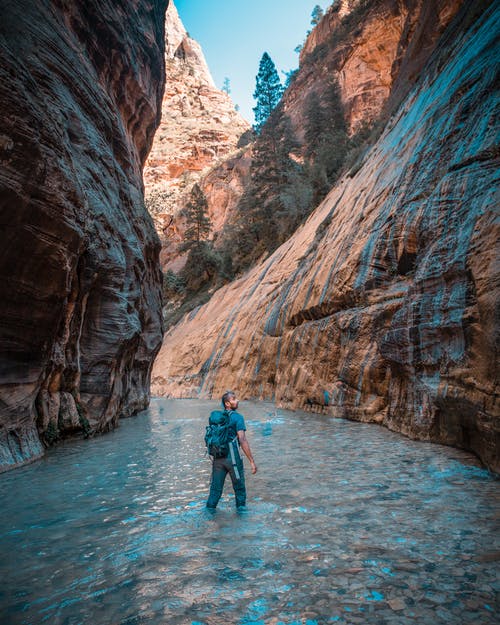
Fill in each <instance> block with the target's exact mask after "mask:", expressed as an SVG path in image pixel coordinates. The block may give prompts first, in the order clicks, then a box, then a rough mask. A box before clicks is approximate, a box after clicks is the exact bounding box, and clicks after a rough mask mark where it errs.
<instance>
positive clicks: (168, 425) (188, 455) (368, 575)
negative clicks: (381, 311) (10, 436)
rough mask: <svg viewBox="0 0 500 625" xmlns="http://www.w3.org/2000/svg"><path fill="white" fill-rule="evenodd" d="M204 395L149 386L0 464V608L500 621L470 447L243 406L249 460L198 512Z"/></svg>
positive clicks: (484, 486)
mask: <svg viewBox="0 0 500 625" xmlns="http://www.w3.org/2000/svg"><path fill="white" fill-rule="evenodd" d="M215 407H216V402H205V401H201V400H200V401H198V400H164V399H154V400H153V401H152V403H151V406H150V408H149V410H147V411H145V412H143V413H141V414H140V415H139V416H138V417H135V418H132V419H127V420H125V421H121V423H120V427H119V428H118V429H117V430H116V431H114V432H113V433H111V434H108V435H106V436H103V437H102V438H96V439H95V440H93V441H92V443H91V444H89V443H88V442H85V441H68V442H66V443H64V444H62V445H60V446H59V447H57V448H55V449H51V450H50V451H49V453H48V454H47V455H46V457H44V458H43V459H42V460H40V461H39V462H37V463H35V464H32V465H29V466H26V467H23V468H20V469H18V470H16V471H12V472H9V473H6V474H4V475H2V476H0V493H1V500H2V508H3V510H2V515H1V517H0V536H1V542H0V544H1V558H0V576H1V579H2V585H1V587H0V616H1V618H0V622H1V623H9V624H11V625H20V624H35V623H36V624H37V625H38V624H41V623H50V625H58V624H61V625H62V624H65V625H76V624H80V623H81V624H83V623H85V624H89V623H92V624H93V625H110V624H116V625H118V624H120V625H139V624H151V625H153V624H154V625H164V624H166V623H168V624H169V625H170V624H182V625H185V624H193V625H194V624H196V625H201V624H205V625H221V624H238V625H240V624H241V625H244V624H245V625H250V624H260V625H263V624H265V625H268V624H271V623H272V624H273V625H278V624H286V625H292V624H294V625H297V624H299V623H300V624H301V625H305V624H307V625H320V624H323V623H377V624H385V623H388V624H389V623H392V624H394V625H404V624H405V623H418V624H419V625H424V624H428V625H436V624H439V623H453V624H457V625H458V624H459V623H474V624H476V625H477V624H479V625H482V624H493V623H496V622H498V621H497V619H498V604H496V603H495V601H496V600H497V597H498V590H499V581H498V576H497V573H498V557H499V553H500V545H499V534H498V531H497V530H498V516H499V515H498V510H499V508H498V481H497V479H495V478H494V477H493V476H492V475H491V474H489V473H488V472H487V471H486V470H484V469H482V468H480V467H479V466H478V463H477V462H476V460H475V459H474V457H473V456H471V455H469V454H466V453H463V452H461V451H459V450H456V449H452V448H447V447H442V446H439V445H432V444H427V443H417V442H413V441H410V440H408V439H405V438H403V437H401V436H400V435H397V434H394V433H392V432H389V431H388V430H386V429H384V428H381V427H378V426H375V425H366V424H359V423H351V422H347V421H343V420H338V419H334V418H331V417H325V416H320V415H311V414H307V416H306V415H304V414H303V413H300V412H295V413H294V412H288V411H284V410H276V409H275V408H274V407H273V406H272V405H271V404H263V403H258V404H257V403H251V402H242V404H241V406H240V411H241V412H242V413H243V414H244V415H245V418H246V422H247V428H248V432H247V434H248V438H249V440H250V442H251V446H252V450H253V452H254V456H255V458H256V461H257V464H258V466H259V471H258V473H257V474H256V475H255V476H252V475H251V474H250V471H249V470H248V464H246V467H247V471H246V478H247V488H248V511H247V512H246V513H243V514H237V513H236V512H235V510H234V498H233V493H232V489H231V487H230V483H229V480H228V483H227V484H226V488H225V491H224V496H223V499H222V500H221V503H220V505H219V508H218V510H217V512H216V513H215V514H209V513H207V512H206V511H205V507H204V506H205V500H206V495H207V490H208V481H209V475H210V460H209V458H208V457H207V456H206V455H205V450H204V444H203V435H204V429H205V424H206V419H207V415H208V414H209V411H210V410H211V409H213V408H215Z"/></svg>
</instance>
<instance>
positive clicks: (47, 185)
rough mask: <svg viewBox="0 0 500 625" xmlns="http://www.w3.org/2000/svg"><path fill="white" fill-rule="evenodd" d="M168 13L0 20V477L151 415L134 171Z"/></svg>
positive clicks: (153, 319) (101, 9)
mask: <svg viewBox="0 0 500 625" xmlns="http://www.w3.org/2000/svg"><path fill="white" fill-rule="evenodd" d="M165 8H166V2H164V1H162V0H155V1H153V2H148V3H131V2H127V1H125V0H123V1H119V2H111V1H109V0H104V1H101V0H99V1H98V2H97V1H93V0H91V1H87V0H85V1H83V0H82V1H81V2H80V1H75V2H63V1H59V0H58V1H54V2H49V1H45V0H37V1H29V2H28V1H18V0H15V1H11V0H6V1H5V2H3V3H2V19H1V25H0V31H1V35H2V37H1V39H0V52H1V57H2V62H1V66H0V108H1V110H2V115H1V119H0V186H1V189H0V222H1V225H2V235H1V236H2V240H1V246H0V248H1V251H0V301H1V306H0V354H1V356H0V360H1V362H0V470H2V469H4V468H9V467H11V466H15V465H17V464H20V463H22V462H25V461H29V460H30V459H33V458H34V457H37V456H39V455H40V454H41V453H42V452H43V448H42V445H41V443H40V436H41V438H42V439H43V440H44V441H45V442H47V443H51V442H54V441H55V440H56V439H57V438H59V437H61V436H65V435H67V434H70V433H73V432H74V431H76V430H80V431H84V432H87V433H88V432H97V431H103V430H107V429H110V428H112V427H113V426H114V425H115V424H116V422H117V419H118V417H119V416H120V415H129V414H131V413H133V412H135V411H137V410H138V409H142V408H144V407H145V406H146V405H147V402H148V399H149V379H150V370H151V362H152V359H153V358H154V355H155V354H156V352H157V350H158V348H159V346H160V342H161V336H162V320H161V302H160V287H161V273H160V271H159V268H158V255H159V241H158V238H157V236H156V234H155V231H154V228H153V225H152V222H151V219H150V217H149V215H148V214H147V212H146V210H145V208H144V201H143V183H142V167H143V165H144V160H145V158H146V156H147V153H148V151H149V148H150V146H151V142H152V138H153V134H154V131H155V128H156V126H157V125H158V123H159V115H160V105H161V96H162V90H163V83H164V63H163V48H164V11H165Z"/></svg>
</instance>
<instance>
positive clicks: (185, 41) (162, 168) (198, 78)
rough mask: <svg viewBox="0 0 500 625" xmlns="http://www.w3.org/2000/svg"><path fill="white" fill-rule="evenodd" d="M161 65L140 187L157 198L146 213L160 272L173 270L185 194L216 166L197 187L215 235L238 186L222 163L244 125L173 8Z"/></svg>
mask: <svg viewBox="0 0 500 625" xmlns="http://www.w3.org/2000/svg"><path fill="white" fill-rule="evenodd" d="M165 65H166V73H167V78H166V84H165V94H164V97H163V102H162V121H161V124H160V127H159V128H158V132H157V133H156V137H155V140H154V142H153V146H152V148H151V153H150V155H149V157H148V159H147V161H146V166H145V168H144V183H145V185H146V194H147V195H151V194H152V195H153V196H154V194H155V193H157V194H158V193H161V200H160V201H159V202H157V203H156V204H157V206H156V207H153V208H152V209H150V210H151V212H152V214H153V215H154V218H155V223H156V227H157V231H158V234H159V235H160V238H161V240H162V244H163V249H162V256H161V258H162V266H163V267H164V268H170V267H171V266H172V267H174V268H176V269H178V267H179V262H178V261H177V262H176V259H178V254H177V244H178V243H179V242H180V241H182V234H183V230H184V228H183V221H182V218H181V216H180V212H181V210H182V208H183V205H184V203H185V202H186V199H187V197H188V196H189V192H190V190H191V189H192V187H193V185H194V184H195V183H196V182H199V181H200V179H201V177H202V176H203V177H205V176H206V175H207V174H208V173H209V171H210V169H213V170H215V169H216V168H217V166H218V165H219V164H221V168H220V169H219V170H218V171H217V173H216V174H214V175H212V176H211V182H208V183H207V185H206V186H205V185H204V184H203V187H204V191H205V192H206V195H207V200H208V205H209V213H210V217H211V219H212V222H213V225H214V230H219V229H220V228H221V226H222V224H223V222H224V220H225V217H224V214H225V211H224V206H227V205H228V203H229V202H230V200H231V198H232V196H233V191H232V188H233V187H234V186H236V188H239V185H240V184H241V183H240V182H238V179H237V176H236V177H235V180H234V182H233V184H232V185H231V184H225V183H226V182H227V181H228V178H227V176H228V162H226V161H229V162H232V155H233V154H234V153H235V151H237V144H238V141H239V139H240V137H241V135H242V134H243V133H244V132H246V131H247V130H248V129H249V128H250V124H249V123H248V122H247V121H246V120H244V119H243V118H242V117H241V115H240V114H239V113H238V112H237V111H236V110H235V108H234V104H233V102H232V100H231V98H230V97H229V95H228V94H227V93H225V92H224V91H221V90H219V89H217V88H216V86H215V84H214V81H213V79H212V76H211V74H210V71H209V69H208V66H207V63H206V61H205V57H204V55H203V52H202V50H201V48H200V46H199V44H198V43H197V42H196V41H195V40H194V39H192V38H191V37H189V35H188V34H187V32H186V29H185V28H184V26H183V24H182V22H181V20H180V18H179V15H178V13H177V10H176V8H175V5H174V3H173V2H170V4H169V8H168V10H167V17H166V46H165ZM236 171H238V169H237V170H236ZM221 178H222V182H221ZM217 179H218V180H217ZM172 261H173V264H172V265H171V264H170V263H172Z"/></svg>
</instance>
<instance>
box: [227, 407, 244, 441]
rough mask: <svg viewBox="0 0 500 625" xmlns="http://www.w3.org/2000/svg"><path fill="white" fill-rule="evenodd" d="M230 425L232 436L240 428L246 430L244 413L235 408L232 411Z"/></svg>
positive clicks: (232, 436)
mask: <svg viewBox="0 0 500 625" xmlns="http://www.w3.org/2000/svg"><path fill="white" fill-rule="evenodd" d="M229 427H230V428H231V438H234V437H235V436H236V434H237V432H239V431H240V430H246V427H245V419H244V418H243V415H241V414H240V413H239V412H235V411H234V410H233V411H232V412H231V418H230V421H229Z"/></svg>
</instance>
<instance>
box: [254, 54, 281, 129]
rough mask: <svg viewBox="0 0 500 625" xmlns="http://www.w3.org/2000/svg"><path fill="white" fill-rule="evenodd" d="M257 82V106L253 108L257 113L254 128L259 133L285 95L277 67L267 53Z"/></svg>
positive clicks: (260, 66) (262, 60) (263, 57)
mask: <svg viewBox="0 0 500 625" xmlns="http://www.w3.org/2000/svg"><path fill="white" fill-rule="evenodd" d="M255 81H256V84H255V92H254V94H253V97H254V98H255V100H256V101H257V104H256V106H255V107H254V108H253V111H254V113H255V126H254V128H255V130H256V132H258V133H259V132H260V130H261V128H262V126H263V125H264V124H265V123H266V121H267V119H268V118H269V116H270V115H271V113H272V111H273V110H274V109H275V108H276V106H277V105H278V103H279V101H280V100H281V96H282V95H283V87H282V85H281V81H280V78H279V76H278V72H277V71H276V66H275V65H274V63H273V60H272V59H271V57H270V56H269V54H268V53H267V52H264V54H263V55H262V58H261V60H260V64H259V73H258V74H257V76H256V77H255Z"/></svg>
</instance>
